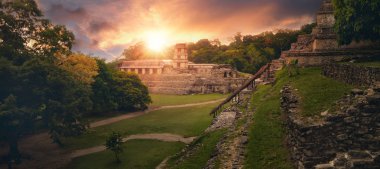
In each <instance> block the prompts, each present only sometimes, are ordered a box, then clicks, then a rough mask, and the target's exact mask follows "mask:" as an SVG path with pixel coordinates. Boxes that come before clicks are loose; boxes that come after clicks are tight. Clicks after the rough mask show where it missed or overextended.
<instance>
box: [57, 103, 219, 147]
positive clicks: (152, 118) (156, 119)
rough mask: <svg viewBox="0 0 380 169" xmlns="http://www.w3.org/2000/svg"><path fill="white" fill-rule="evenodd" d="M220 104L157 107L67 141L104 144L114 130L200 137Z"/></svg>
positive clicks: (82, 144) (76, 144)
mask: <svg viewBox="0 0 380 169" xmlns="http://www.w3.org/2000/svg"><path fill="white" fill-rule="evenodd" d="M216 105H217V104H216V103H215V104H210V105H202V106H194V107H187V108H173V109H163V110H157V111H153V112H150V113H148V114H146V115H143V116H139V117H136V118H131V119H126V120H122V121H120V122H116V123H113V124H110V125H107V126H101V127H96V128H92V129H89V131H88V132H87V133H86V134H84V135H82V136H79V137H73V138H67V139H65V140H64V143H66V145H67V148H70V149H78V148H87V147H92V146H96V145H101V144H103V143H104V141H105V139H106V137H107V136H108V135H109V133H111V132H112V131H118V132H121V133H122V135H123V136H127V135H131V134H146V133H173V134H179V135H183V136H185V137H188V136H197V135H199V134H200V133H202V131H203V130H204V129H206V128H207V126H208V125H209V124H210V122H211V120H212V117H211V116H210V115H209V112H210V111H211V109H212V108H214V107H215V106H216Z"/></svg>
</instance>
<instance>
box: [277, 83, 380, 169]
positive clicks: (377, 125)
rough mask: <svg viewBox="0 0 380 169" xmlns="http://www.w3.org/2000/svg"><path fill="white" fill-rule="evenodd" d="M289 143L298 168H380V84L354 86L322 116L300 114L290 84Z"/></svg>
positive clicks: (286, 98) (286, 100) (285, 98)
mask: <svg viewBox="0 0 380 169" xmlns="http://www.w3.org/2000/svg"><path fill="white" fill-rule="evenodd" d="M281 93H282V98H281V108H282V110H283V112H284V113H285V114H286V118H287V119H286V124H285V127H286V129H287V144H288V147H289V150H290V155H291V159H292V160H293V161H294V164H295V166H296V167H297V168H298V169H309V168H316V169H330V168H331V169H350V168H364V169H367V168H368V169H372V168H373V169H374V168H380V162H379V158H380V157H379V154H380V87H373V88H370V89H368V90H366V91H363V90H360V89H354V90H352V92H351V94H350V95H347V96H346V97H344V98H343V99H341V100H339V101H337V102H336V105H335V107H336V109H337V110H335V111H331V112H330V111H329V112H328V114H327V115H325V116H321V117H313V118H304V117H300V116H299V115H298V114H297V112H298V111H299V110H298V97H297V96H296V94H295V92H293V89H292V88H291V87H290V86H285V87H284V88H283V90H282V91H281Z"/></svg>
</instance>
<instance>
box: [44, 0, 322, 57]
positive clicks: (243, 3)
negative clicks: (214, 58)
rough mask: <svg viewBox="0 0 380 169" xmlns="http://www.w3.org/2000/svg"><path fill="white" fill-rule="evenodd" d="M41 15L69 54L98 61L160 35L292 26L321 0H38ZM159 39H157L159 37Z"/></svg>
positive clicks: (181, 37) (191, 36)
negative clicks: (55, 27) (59, 29)
mask: <svg viewBox="0 0 380 169" xmlns="http://www.w3.org/2000/svg"><path fill="white" fill-rule="evenodd" d="M37 2H38V4H39V5H40V7H41V8H42V10H43V11H44V13H45V14H46V16H47V17H48V18H49V19H51V20H52V21H53V22H55V23H58V24H64V25H66V26H67V27H68V28H69V29H71V30H72V31H73V32H74V33H75V35H76V39H77V43H76V46H75V50H80V51H82V52H85V53H93V54H95V55H100V56H102V57H104V58H112V57H116V56H118V55H120V54H121V52H122V50H123V49H124V48H127V47H128V46H129V45H130V44H133V43H136V42H138V41H142V40H146V35H147V33H149V32H156V33H157V32H165V35H163V36H162V37H165V38H167V39H166V40H165V41H166V42H167V43H168V44H174V43H176V42H189V41H197V40H199V39H202V38H209V39H214V38H219V39H221V40H222V41H224V42H226V41H227V40H228V38H229V37H232V36H233V35H234V34H235V33H236V32H242V33H243V34H256V33H260V32H262V31H266V30H274V29H280V28H290V29H294V28H298V27H299V26H301V25H303V24H305V23H308V22H311V21H312V20H313V16H314V13H315V11H316V10H317V9H318V8H319V4H320V2H321V0H233V1H232V0H161V1H159V0H81V1H77V0H65V1H62V0H38V1H37ZM160 37H161V36H160Z"/></svg>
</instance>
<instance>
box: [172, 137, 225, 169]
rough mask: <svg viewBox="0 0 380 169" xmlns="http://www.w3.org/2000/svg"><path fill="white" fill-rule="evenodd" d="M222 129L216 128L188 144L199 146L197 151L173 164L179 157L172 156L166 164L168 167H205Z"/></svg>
mask: <svg viewBox="0 0 380 169" xmlns="http://www.w3.org/2000/svg"><path fill="white" fill-rule="evenodd" d="M224 133H225V131H224V130H218V131H215V132H212V133H207V134H205V135H203V136H202V137H201V138H200V139H199V140H197V142H194V143H192V145H190V146H200V147H198V148H197V151H196V152H195V153H194V154H192V155H191V156H190V157H188V158H186V159H185V160H184V161H181V162H180V163H179V164H177V165H175V161H176V160H177V159H178V158H179V157H177V156H176V157H173V158H171V159H169V160H168V162H167V165H168V168H170V169H201V168H203V167H205V165H206V163H207V161H208V160H209V159H210V157H211V154H212V152H213V151H214V149H215V146H216V144H217V143H218V141H219V140H220V139H221V137H222V136H223V134H224Z"/></svg>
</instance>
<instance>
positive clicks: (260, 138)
mask: <svg viewBox="0 0 380 169" xmlns="http://www.w3.org/2000/svg"><path fill="white" fill-rule="evenodd" d="M285 84H290V85H291V86H293V87H294V88H296V89H298V94H299V95H300V96H301V97H302V98H301V99H302V100H301V107H302V109H303V114H302V115H304V116H312V115H317V114H319V113H320V112H321V111H323V110H326V109H329V108H330V107H331V106H332V103H334V102H335V101H336V100H338V99H339V98H341V97H342V96H344V93H346V92H349V91H350V89H351V86H349V85H345V84H343V83H340V82H337V81H334V80H332V79H329V78H326V77H324V76H322V75H321V73H320V68H305V69H300V75H298V76H296V77H288V76H287V72H286V71H285V70H283V71H280V72H278V74H277V81H276V84H275V85H274V86H270V85H266V86H259V87H258V90H257V91H256V92H255V93H254V95H253V97H252V105H253V107H255V108H256V111H255V114H254V119H253V120H254V122H253V125H252V127H251V129H250V132H249V138H250V139H251V140H250V142H249V143H248V150H247V159H246V165H245V168H246V169H267V168H276V169H292V168H293V166H292V164H291V162H290V161H289V159H288V151H287V148H286V147H285V145H284V137H285V131H284V128H283V126H282V125H283V121H282V119H281V110H280V90H281V89H282V87H283V86H284V85H285Z"/></svg>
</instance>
